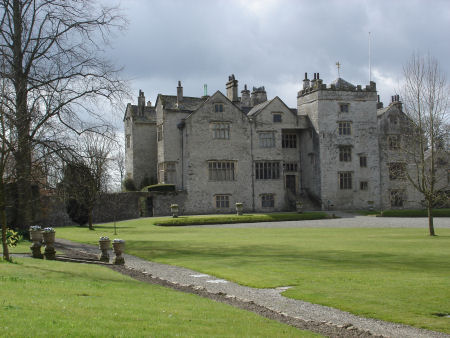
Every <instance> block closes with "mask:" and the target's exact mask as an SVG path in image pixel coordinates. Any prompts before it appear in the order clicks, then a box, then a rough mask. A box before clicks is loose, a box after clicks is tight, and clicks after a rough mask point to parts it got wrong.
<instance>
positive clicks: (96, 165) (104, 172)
mask: <svg viewBox="0 0 450 338" xmlns="http://www.w3.org/2000/svg"><path fill="white" fill-rule="evenodd" d="M78 141H79V145H78V151H77V153H76V154H72V158H71V160H70V161H69V163H68V167H67V168H66V173H65V176H66V177H65V186H66V194H67V195H68V197H69V198H72V199H75V200H77V201H78V202H79V203H80V204H82V205H83V206H85V207H86V209H87V214H88V215H87V216H88V220H87V221H88V224H89V229H91V230H93V229H94V227H93V224H92V223H93V210H94V207H95V204H96V202H97V200H98V199H99V197H100V195H101V194H102V193H106V192H107V188H108V181H109V166H110V162H111V161H112V157H111V154H112V151H113V147H114V137H113V136H110V135H109V134H108V133H106V132H105V133H104V134H99V133H94V132H86V133H84V134H83V135H81V136H80V138H79V140H78ZM67 169H69V171H68V170H67Z"/></svg>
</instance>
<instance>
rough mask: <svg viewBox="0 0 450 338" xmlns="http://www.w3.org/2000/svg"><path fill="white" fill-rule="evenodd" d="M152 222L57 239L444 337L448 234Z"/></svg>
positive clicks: (449, 284)
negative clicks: (102, 240)
mask: <svg viewBox="0 0 450 338" xmlns="http://www.w3.org/2000/svg"><path fill="white" fill-rule="evenodd" d="M159 221H160V220H159V219H157V218H147V219H139V220H132V221H126V222H120V223H118V229H119V235H117V236H114V235H113V234H112V231H113V229H112V226H111V224H104V225H98V226H97V227H96V230H95V231H88V230H86V229H82V228H75V227H70V228H58V229H57V236H58V237H63V238H67V239H72V240H77V241H81V242H86V243H91V244H96V243H97V240H98V237H99V236H102V235H108V236H110V237H112V238H123V239H125V240H126V241H127V243H126V252H127V253H130V254H134V255H136V256H139V257H142V258H145V259H148V260H152V261H156V262H162V263H168V264H172V265H178V266H184V267H188V268H191V269H194V270H197V271H200V272H203V273H208V274H212V275H215V276H217V277H220V278H226V279H228V280H232V281H235V282H238V283H240V284H244V285H249V286H253V287H259V288H273V287H278V286H292V289H290V290H288V291H287V292H286V293H285V295H286V296H288V297H292V298H296V299H302V300H306V301H310V302H313V303H318V304H323V305H328V306H332V307H336V308H339V309H342V310H345V311H349V312H352V313H355V314H359V315H363V316H367V317H373V318H379V319H383V320H388V321H394V322H400V323H405V324H409V325H413V326H417V327H423V328H428V329H434V330H440V331H444V332H447V333H450V321H449V319H448V318H442V317H436V316H433V315H432V314H433V313H449V312H450V278H449V277H450V229H436V230H437V233H438V234H439V236H437V237H430V236H428V235H427V229H426V225H424V228H423V229H404V228H403V229H399V228H397V229H395V228H389V229H379V228H378V229H375V228H373V229H371V228H351V229H342V228H334V229H333V228H322V229H321V228H213V227H211V228H210V227H197V228H196V227H189V228H187V227H155V226H153V222H156V223H157V222H159Z"/></svg>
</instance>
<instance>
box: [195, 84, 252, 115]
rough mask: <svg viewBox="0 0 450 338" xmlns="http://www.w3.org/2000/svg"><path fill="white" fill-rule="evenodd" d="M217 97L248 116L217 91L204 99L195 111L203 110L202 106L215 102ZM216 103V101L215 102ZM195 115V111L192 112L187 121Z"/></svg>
mask: <svg viewBox="0 0 450 338" xmlns="http://www.w3.org/2000/svg"><path fill="white" fill-rule="evenodd" d="M217 96H220V97H222V99H224V101H228V102H229V103H230V104H231V105H232V106H234V107H235V108H236V109H237V110H239V111H240V112H241V113H242V114H243V115H244V116H246V113H245V112H244V111H243V110H242V109H241V108H239V107H238V106H237V105H236V104H235V103H234V102H231V101H230V100H229V99H228V97H226V96H225V95H224V94H223V93H222V92H221V91H220V90H217V91H216V92H215V93H214V94H212V95H211V96H207V97H204V98H202V100H203V101H202V102H201V103H200V104H199V105H198V107H197V108H196V109H195V110H198V109H200V108H201V106H202V105H204V104H206V103H207V102H208V101H210V100H215V99H216V98H217ZM213 102H214V101H213ZM194 113H195V111H193V112H191V114H189V116H188V117H186V119H189V118H190V117H191V116H192V115H193V114H194Z"/></svg>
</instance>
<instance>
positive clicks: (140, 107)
mask: <svg viewBox="0 0 450 338" xmlns="http://www.w3.org/2000/svg"><path fill="white" fill-rule="evenodd" d="M144 107H145V95H144V92H143V91H142V90H140V89H139V96H138V114H139V115H141V116H142V115H144Z"/></svg>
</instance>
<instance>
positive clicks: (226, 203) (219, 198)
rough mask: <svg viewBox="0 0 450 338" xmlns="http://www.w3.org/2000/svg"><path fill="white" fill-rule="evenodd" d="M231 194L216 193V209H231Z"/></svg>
mask: <svg viewBox="0 0 450 338" xmlns="http://www.w3.org/2000/svg"><path fill="white" fill-rule="evenodd" d="M230 196H231V194H216V195H214V206H215V208H216V209H229V208H230Z"/></svg>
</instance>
